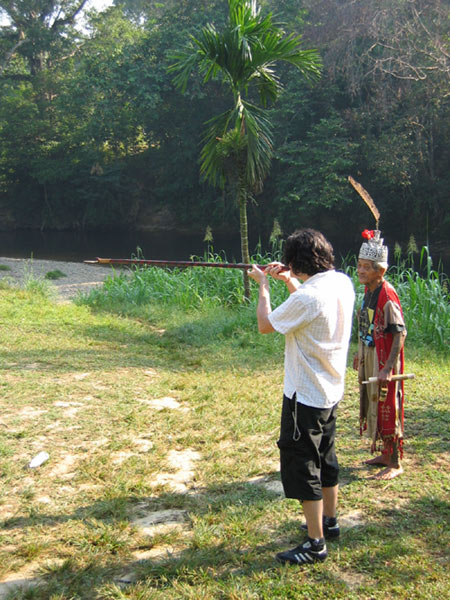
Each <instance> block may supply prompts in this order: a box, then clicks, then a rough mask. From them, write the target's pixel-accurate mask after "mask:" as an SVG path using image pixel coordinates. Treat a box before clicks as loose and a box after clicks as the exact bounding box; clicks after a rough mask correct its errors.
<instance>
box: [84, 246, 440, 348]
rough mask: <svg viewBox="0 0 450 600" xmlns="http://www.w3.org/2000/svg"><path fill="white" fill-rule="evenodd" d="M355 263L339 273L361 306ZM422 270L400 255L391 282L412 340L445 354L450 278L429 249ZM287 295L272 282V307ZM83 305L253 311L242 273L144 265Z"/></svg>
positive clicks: (345, 262) (264, 257)
mask: <svg viewBox="0 0 450 600" xmlns="http://www.w3.org/2000/svg"><path fill="white" fill-rule="evenodd" d="M274 255H275V257H274V258H272V257H273V256H274ZM192 259H193V260H201V261H203V262H208V261H209V262H224V261H226V257H225V255H223V254H216V253H214V252H212V251H211V249H209V251H208V252H206V253H205V255H204V256H202V257H195V256H193V257H192ZM251 260H252V262H254V263H258V264H265V263H269V262H270V261H271V260H279V251H277V249H276V248H275V249H274V254H272V255H271V254H261V253H260V252H256V253H255V254H254V255H253V256H252V259H251ZM356 262H357V260H356V257H355V256H347V257H345V258H343V259H342V261H341V266H340V270H342V271H344V272H345V273H347V274H348V275H349V276H350V277H351V279H352V281H353V283H354V286H355V290H356V306H357V307H358V306H360V305H361V302H362V298H363V295H364V288H363V286H362V285H361V284H360V283H359V282H358V276H357V273H356ZM419 271H420V272H418V271H416V270H415V269H414V266H413V264H412V261H411V260H410V259H409V258H408V259H407V260H403V261H402V260H401V258H399V257H398V256H397V262H396V264H395V265H394V266H392V267H391V268H390V269H389V271H388V273H387V275H386V278H387V279H388V280H389V281H390V282H391V283H392V284H393V285H394V287H395V288H396V290H397V292H398V294H399V296H400V300H401V303H402V307H403V311H404V314H405V322H406V327H407V330H408V339H409V341H414V342H416V343H419V344H421V345H426V346H430V347H433V348H435V349H437V350H440V351H444V352H446V351H447V340H448V339H449V336H450V305H449V284H448V277H447V276H446V275H445V274H444V273H442V272H439V271H436V270H434V269H433V267H432V259H431V256H430V254H429V252H428V248H426V247H424V248H423V249H422V252H421V255H420V268H419ZM254 289H255V293H254V294H253V296H252V299H251V301H250V306H251V307H252V308H254V305H255V303H256V301H257V293H256V285H255V286H254ZM287 295H288V292H287V290H286V287H285V286H284V284H283V283H281V282H277V281H274V280H272V281H271V297H272V306H277V305H278V304H280V303H281V302H283V301H284V300H285V298H286V297H287ZM78 302H79V303H81V304H87V305H90V306H93V307H96V308H99V309H104V310H112V311H115V312H119V313H121V314H129V315H132V314H134V315H136V314H141V315H142V316H149V315H150V314H151V311H152V309H153V308H155V307H158V309H160V308H161V307H162V306H164V307H167V308H170V307H172V308H173V307H176V308H179V309H180V310H206V311H208V310H210V309H218V308H223V309H238V310H241V311H242V317H243V318H244V313H246V312H247V310H246V308H248V307H249V304H248V301H246V300H245V298H244V287H243V277H242V272H241V271H240V270H237V269H219V268H217V269H215V268H211V267H195V268H187V269H166V268H160V267H152V266H144V267H134V268H132V269H127V270H126V271H123V270H122V271H116V272H114V274H113V275H112V276H111V277H108V278H107V279H106V281H105V283H104V285H103V287H102V288H99V289H95V290H93V291H91V292H90V293H89V294H88V295H86V296H80V297H79V299H78ZM355 333H356V327H354V335H355Z"/></svg>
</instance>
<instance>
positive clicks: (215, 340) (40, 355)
mask: <svg viewBox="0 0 450 600" xmlns="http://www.w3.org/2000/svg"><path fill="white" fill-rule="evenodd" d="M132 326H133V323H131V326H130V327H128V326H127V325H126V324H125V325H124V323H123V322H120V320H118V322H117V324H111V323H109V324H108V325H107V326H106V325H101V324H99V325H74V326H73V327H71V330H70V331H71V335H74V336H75V337H74V344H76V345H78V344H79V342H80V340H81V341H82V342H83V345H84V346H85V348H83V349H77V348H73V349H72V348H68V349H66V348H61V349H58V350H55V349H53V348H52V347H51V344H52V342H53V338H51V337H49V338H48V345H47V346H46V344H45V341H44V342H43V343H42V346H41V347H40V348H37V349H36V350H27V349H23V348H21V349H20V350H17V351H8V350H6V349H3V350H2V351H1V353H0V357H1V359H2V360H1V361H0V362H1V365H0V370H10V369H11V368H16V369H27V368H30V365H37V366H35V367H34V370H37V369H39V370H43V371H50V370H51V371H56V372H58V371H60V372H67V371H74V370H77V369H81V370H101V369H104V368H106V369H108V368H113V367H115V368H119V367H147V368H148V367H149V366H150V367H157V366H167V365H168V364H169V365H170V368H172V369H176V370H178V369H180V370H182V369H189V368H197V367H199V366H201V367H202V368H206V369H214V368H216V367H217V366H220V367H221V368H223V367H226V366H227V365H228V366H235V365H236V364H241V365H244V364H246V365H247V368H250V366H249V364H248V363H249V361H251V363H252V365H251V368H258V367H259V366H261V365H263V366H264V368H267V360H268V356H269V357H270V359H271V362H275V363H279V364H280V365H281V363H282V352H283V344H284V340H283V338H282V336H276V337H277V338H278V339H275V338H274V337H272V338H271V339H268V338H269V337H270V336H261V335H260V334H258V333H257V331H256V320H255V330H254V331H252V329H251V327H249V326H248V324H246V323H245V322H244V323H240V322H239V318H237V317H236V315H234V316H233V315H231V314H230V319H229V320H227V318H225V317H223V316H222V317H221V319H220V320H218V319H214V318H212V317H211V318H205V317H204V316H201V315H199V316H198V317H195V318H192V319H191V320H189V321H187V322H185V323H183V324H177V325H173V326H166V328H165V329H158V328H157V327H155V326H154V325H152V324H150V323H144V324H143V323H142V322H141V323H140V324H139V327H140V328H141V331H140V332H134V331H131V328H132ZM101 344H104V345H105V347H104V348H102V347H98V346H99V345H101ZM108 344H110V345H111V347H110V348H108ZM93 345H95V347H94V348H92V346H93ZM205 348H207V351H206V352H205Z"/></svg>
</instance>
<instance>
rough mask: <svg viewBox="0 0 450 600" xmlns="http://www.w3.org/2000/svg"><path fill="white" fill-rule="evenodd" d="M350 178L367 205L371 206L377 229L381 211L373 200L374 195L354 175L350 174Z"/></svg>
mask: <svg viewBox="0 0 450 600" xmlns="http://www.w3.org/2000/svg"><path fill="white" fill-rule="evenodd" d="M348 180H349V181H350V183H351V184H352V186H353V187H354V188H355V190H356V191H357V192H358V194H359V195H360V196H361V198H362V199H363V200H364V202H365V203H366V204H367V206H368V207H369V208H370V212H371V213H372V214H373V216H374V217H375V228H376V230H377V229H378V223H379V221H380V211H379V210H378V208H377V207H376V206H375V202H374V201H373V199H372V196H371V195H370V194H369V192H368V191H367V190H365V189H364V188H363V186H362V185H361V184H360V183H358V182H357V181H356V180H355V179H353V177H352V176H351V175H349V176H348Z"/></svg>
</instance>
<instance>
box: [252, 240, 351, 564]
mask: <svg viewBox="0 0 450 600" xmlns="http://www.w3.org/2000/svg"><path fill="white" fill-rule="evenodd" d="M283 262H284V265H286V266H287V267H289V270H286V268H285V267H284V265H283V264H281V263H271V264H270V265H269V266H268V267H267V268H266V269H265V270H264V271H261V270H260V269H258V267H256V266H253V268H252V270H251V271H250V272H249V276H250V277H251V278H252V279H254V280H255V281H257V282H258V283H259V300H258V308H257V319H258V328H259V331H260V332H261V333H272V332H275V331H276V332H279V333H282V334H283V335H284V336H285V339H286V349H285V362H284V373H285V375H284V394H283V409H282V415H281V431H280V439H279V440H278V447H279V449H280V465H281V480H282V483H283V487H284V492H285V495H286V497H287V498H296V499H298V500H299V501H300V502H301V503H302V506H303V512H304V514H305V518H306V526H303V528H304V529H307V532H308V537H307V539H306V540H305V541H304V542H303V543H302V544H300V545H299V546H297V547H295V548H293V549H292V550H287V551H286V552H280V553H279V554H277V560H278V561H279V562H282V563H291V564H306V563H312V562H316V561H322V560H325V558H326V557H327V555H328V553H327V548H326V544H325V537H327V538H332V537H337V536H338V535H339V533H340V532H339V525H338V523H337V520H336V506H337V496H338V472H339V466H338V462H337V458H336V453H335V445H334V438H335V428H336V412H337V405H338V403H339V401H340V400H341V398H342V396H343V393H344V377H345V370H346V364H347V352H348V345H349V341H350V333H351V326H352V316H353V304H354V300H355V294H354V290H353V286H352V283H351V280H350V279H349V277H347V276H346V275H344V274H343V273H337V272H336V271H335V270H334V256H333V248H332V246H331V244H330V243H329V242H328V241H327V240H326V239H325V237H324V236H323V235H322V234H321V233H320V232H318V231H315V230H313V229H301V230H298V231H296V232H294V233H293V234H292V235H291V236H289V238H288V239H287V240H286V244H285V248H284V256H283ZM267 275H271V276H272V277H274V278H275V279H279V280H281V281H284V282H285V284H286V286H287V288H288V290H289V292H290V293H291V295H290V296H289V298H288V299H287V300H286V301H285V302H283V304H281V305H280V306H279V307H278V308H276V309H275V310H274V311H273V312H272V309H271V305H270V289H269V282H268V279H267ZM299 280H301V281H303V285H300V282H299Z"/></svg>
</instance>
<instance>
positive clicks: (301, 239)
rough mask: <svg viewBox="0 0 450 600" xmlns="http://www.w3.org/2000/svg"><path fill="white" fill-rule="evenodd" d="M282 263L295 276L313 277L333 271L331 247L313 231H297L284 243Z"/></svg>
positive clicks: (323, 237) (317, 232) (320, 234)
mask: <svg viewBox="0 0 450 600" xmlns="http://www.w3.org/2000/svg"><path fill="white" fill-rule="evenodd" d="M283 262H284V264H285V265H287V266H289V267H290V268H291V269H292V271H293V272H294V273H295V274H298V273H305V274H306V275H315V274H316V273H324V272H325V271H329V270H330V269H334V254H333V246H332V245H331V244H330V242H329V241H328V240H327V239H326V238H325V236H324V235H323V234H322V233H320V231H316V230H315V229H298V230H297V231H294V233H292V234H291V235H290V236H289V237H288V239H287V240H286V242H285V245H284V252H283Z"/></svg>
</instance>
